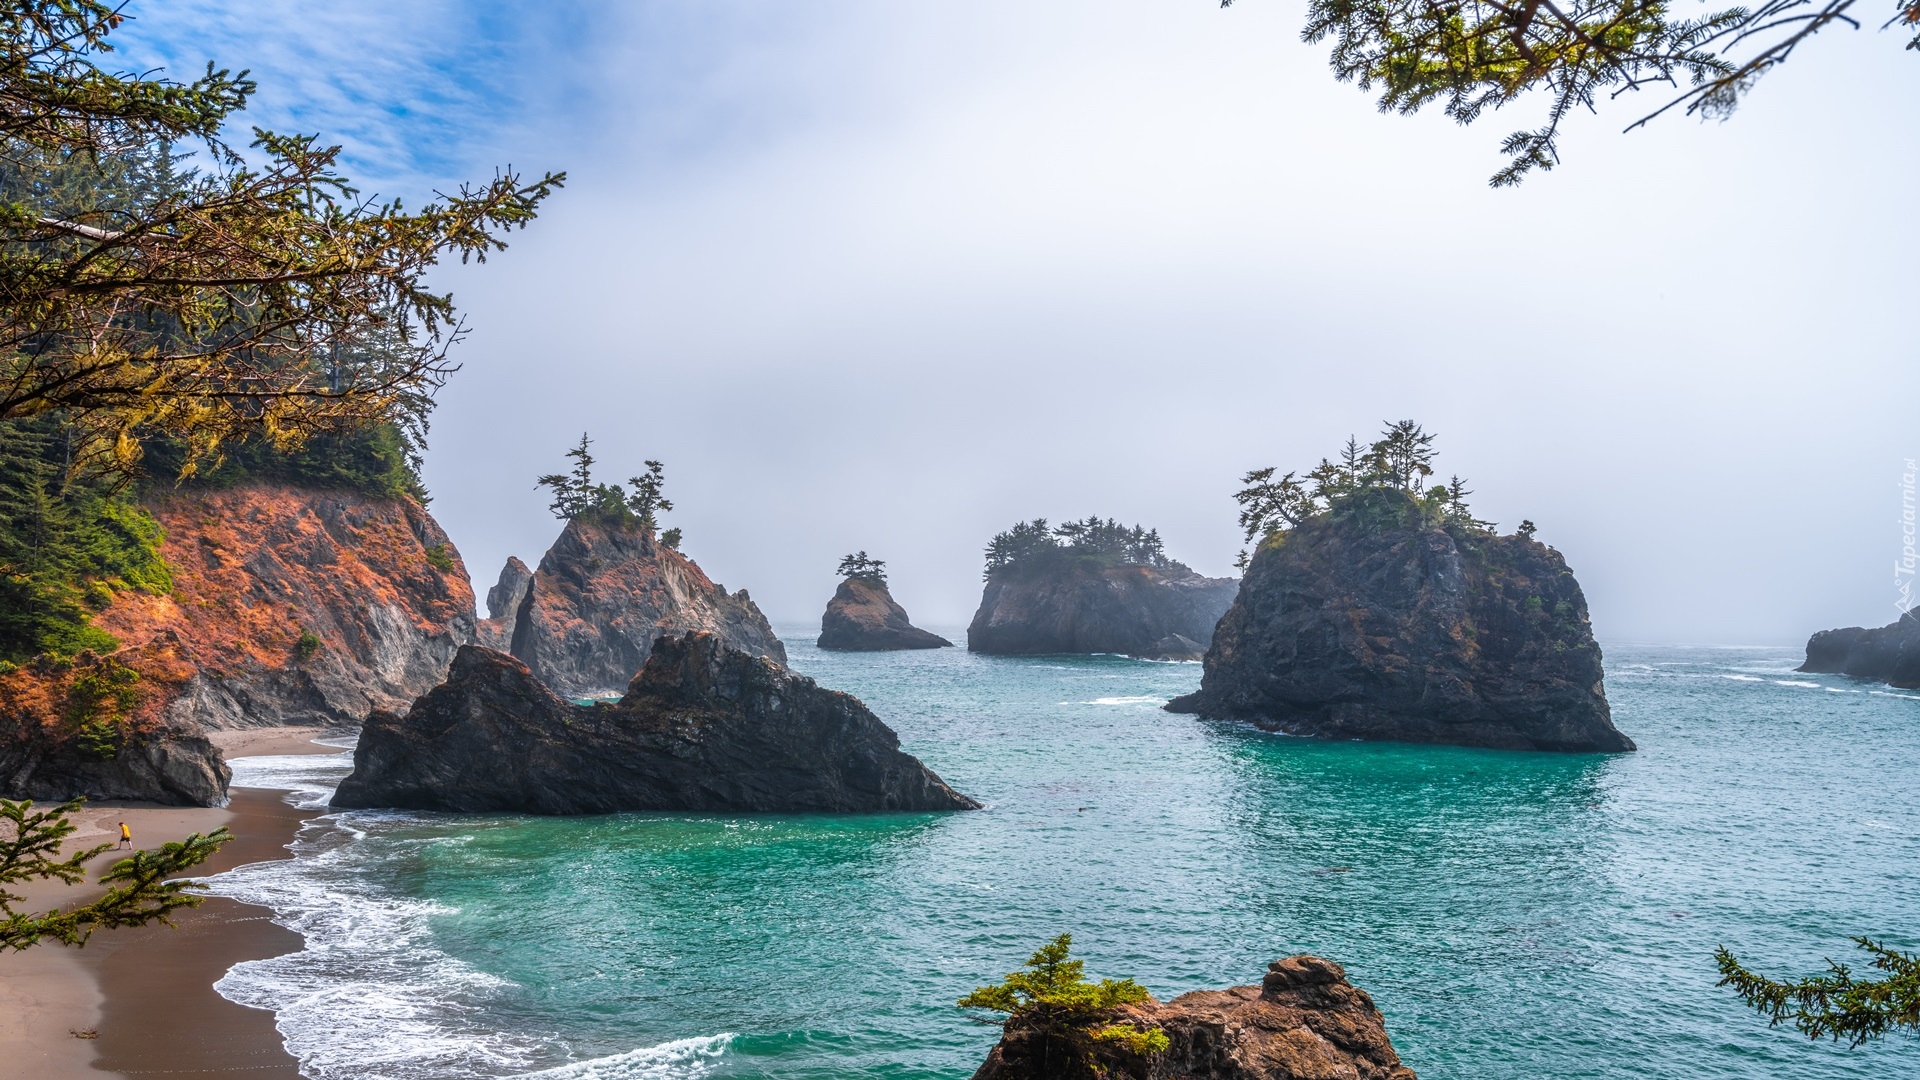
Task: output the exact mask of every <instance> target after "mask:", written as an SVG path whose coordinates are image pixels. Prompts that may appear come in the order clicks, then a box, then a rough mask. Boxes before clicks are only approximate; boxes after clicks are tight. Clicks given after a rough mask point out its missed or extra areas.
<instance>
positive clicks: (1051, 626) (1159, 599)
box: [967, 558, 1240, 659]
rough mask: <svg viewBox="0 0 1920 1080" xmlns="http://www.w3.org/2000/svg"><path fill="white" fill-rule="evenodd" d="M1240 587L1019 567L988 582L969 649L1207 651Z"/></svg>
mask: <svg viewBox="0 0 1920 1080" xmlns="http://www.w3.org/2000/svg"><path fill="white" fill-rule="evenodd" d="M1239 588H1240V583H1239V582H1238V581H1237V580H1235V579H1233V578H1210V577H1202V576H1200V575H1199V574H1196V573H1194V572H1193V571H1191V570H1186V569H1157V568H1155V567H1151V566H1142V565H1136V564H1126V563H1123V564H1114V563H1111V562H1104V561H1101V560H1097V559H1084V558H1083V559H1064V558H1063V559H1054V560H1049V561H1046V562H1043V563H1041V564H1039V565H1031V566H1013V567H1009V568H1007V569H1005V570H1001V571H996V572H995V573H994V574H993V575H992V576H990V577H989V578H988V579H987V587H986V590H985V591H984V592H983V593H982V594H981V597H980V609H979V610H978V611H976V612H974V616H973V622H972V624H971V625H969V626H968V627H967V649H968V650H969V651H971V652H977V653H990V654H995V655H1001V656H1031V655H1042V654H1046V653H1125V654H1127V655H1130V656H1144V657H1149V658H1154V659H1159V658H1164V657H1166V656H1167V655H1168V654H1167V646H1168V645H1173V646H1175V647H1178V643H1177V642H1171V641H1170V640H1169V639H1172V638H1175V637H1179V638H1185V639H1187V640H1188V641H1189V642H1192V643H1196V644H1198V645H1200V646H1201V647H1203V648H1204V647H1205V645H1206V643H1207V642H1209V641H1211V640H1212V639H1213V627H1214V624H1215V623H1217V622H1219V621H1220V616H1221V615H1222V614H1224V613H1225V612H1226V610H1227V608H1228V606H1229V605H1231V604H1232V603H1233V597H1234V594H1235V593H1236V592H1237V591H1238V590H1239Z"/></svg>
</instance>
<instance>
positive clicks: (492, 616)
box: [473, 555, 533, 652]
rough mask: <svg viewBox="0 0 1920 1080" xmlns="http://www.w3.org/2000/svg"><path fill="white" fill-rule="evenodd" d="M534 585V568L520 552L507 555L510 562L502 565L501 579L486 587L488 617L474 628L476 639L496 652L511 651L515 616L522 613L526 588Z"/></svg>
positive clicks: (475, 641) (478, 642)
mask: <svg viewBox="0 0 1920 1080" xmlns="http://www.w3.org/2000/svg"><path fill="white" fill-rule="evenodd" d="M532 587H533V571H531V570H529V569H527V564H526V563H523V562H521V561H520V558H519V556H517V555H509V556H507V565H506V566H504V567H501V569H500V580H499V581H497V582H495V583H494V586H493V588H491V589H488V590H487V617H486V618H484V619H482V620H480V623H479V625H478V627H477V628H476V629H475V631H474V635H473V640H474V643H475V644H478V645H485V646H486V647H487V648H489V649H493V650H495V651H497V652H510V651H512V649H513V622H514V616H516V615H518V614H519V613H520V602H521V601H523V600H525V599H526V598H527V590H528V589H531V588H532Z"/></svg>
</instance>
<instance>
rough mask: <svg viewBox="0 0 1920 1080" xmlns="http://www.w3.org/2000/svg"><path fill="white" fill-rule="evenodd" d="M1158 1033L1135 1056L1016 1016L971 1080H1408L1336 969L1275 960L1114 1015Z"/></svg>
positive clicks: (1312, 960)
mask: <svg viewBox="0 0 1920 1080" xmlns="http://www.w3.org/2000/svg"><path fill="white" fill-rule="evenodd" d="M1114 1012H1115V1019H1117V1020H1119V1021H1121V1022H1131V1023H1133V1024H1134V1025H1135V1026H1137V1027H1140V1028H1147V1027H1157V1028H1159V1029H1160V1030H1161V1031H1163V1032H1165V1033H1166V1036H1167V1041H1168V1046H1167V1048H1166V1049H1165V1050H1162V1051H1159V1052H1157V1053H1152V1054H1146V1055H1141V1054H1136V1053H1133V1052H1131V1051H1128V1050H1127V1049H1125V1048H1124V1047H1122V1046H1120V1045H1119V1044H1116V1043H1110V1042H1096V1041H1093V1040H1091V1039H1087V1038H1085V1037H1084V1036H1081V1037H1078V1038H1073V1039H1063V1038H1060V1037H1058V1036H1051V1035H1049V1034H1048V1033H1047V1032H1045V1031H1044V1030H1041V1029H1040V1028H1038V1027H1037V1026H1036V1025H1034V1024H1033V1023H1031V1022H1030V1021H1028V1020H1026V1019H1024V1018H1022V1017H1018V1016H1016V1017H1015V1018H1014V1019H1013V1020H1011V1021H1009V1022H1008V1024H1007V1028H1006V1033H1005V1035H1004V1036H1003V1037H1002V1038H1001V1040H1000V1044H999V1045H998V1046H995V1047H994V1048H993V1051H992V1052H991V1053H990V1054H989V1055H988V1056H987V1061H986V1064H984V1065H982V1066H980V1069H979V1071H978V1072H975V1073H974V1074H973V1080H1066V1078H1074V1080H1079V1078H1081V1077H1087V1078H1092V1077H1096V1076H1099V1077H1105V1078H1106V1080H1415V1078H1414V1073H1413V1070H1412V1069H1409V1068H1407V1067H1406V1066H1405V1065H1402V1064H1400V1058H1399V1056H1398V1055H1397V1054H1395V1053H1394V1051H1393V1043H1392V1041H1391V1040H1389V1039H1388V1038H1387V1027H1386V1020H1385V1018H1384V1017H1382V1016H1381V1015H1380V1010H1379V1009H1377V1008H1375V1007H1374V1004H1373V999H1372V998H1370V997H1368V996H1367V993H1366V991H1364V990H1361V989H1359V988H1358V987H1356V986H1354V985H1353V984H1352V983H1349V982H1348V981H1347V973H1346V972H1345V971H1344V970H1342V969H1341V967H1340V965H1339V964H1336V963H1333V962H1332V961H1330V960H1322V959H1320V958H1319V957H1317V956H1294V957H1289V958H1287V959H1285V960H1276V961H1274V962H1273V964H1272V965H1271V966H1270V967H1269V968H1268V970H1267V975H1266V978H1265V979H1263V980H1262V981H1261V985H1259V986H1236V987H1233V988H1232V989H1229V990H1196V991H1194V992H1193V993H1190V994H1182V995H1180V996H1179V997H1177V998H1174V999H1173V1000H1172V1001H1169V1002H1164V1003H1162V1002H1158V1001H1149V1002H1147V1003H1146V1004H1143V1005H1132V1006H1126V1007H1123V1008H1120V1009H1116V1010H1114Z"/></svg>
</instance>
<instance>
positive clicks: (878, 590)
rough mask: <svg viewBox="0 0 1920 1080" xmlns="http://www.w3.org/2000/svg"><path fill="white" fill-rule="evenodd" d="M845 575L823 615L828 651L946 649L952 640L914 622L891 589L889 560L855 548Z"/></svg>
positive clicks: (843, 565)
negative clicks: (887, 562) (923, 628)
mask: <svg viewBox="0 0 1920 1080" xmlns="http://www.w3.org/2000/svg"><path fill="white" fill-rule="evenodd" d="M840 576H841V577H842V578H843V579H844V580H842V581H841V582H840V587H839V588H838V589H835V590H834V592H833V599H832V600H830V601H828V602H827V612H826V614H825V615H823V616H821V618H820V640H819V641H818V642H816V643H815V644H817V645H819V646H820V647H821V648H823V649H834V650H840V651H845V652H887V651H891V650H895V649H945V648H951V647H952V646H953V642H951V641H948V640H947V639H946V638H943V637H941V636H940V635H938V634H931V633H928V632H927V631H925V630H922V629H920V628H919V627H917V626H915V625H913V622H912V621H911V620H909V619H908V618H907V610H906V609H905V608H903V607H901V606H900V605H899V604H897V603H895V602H894V599H893V594H892V593H890V592H888V591H887V564H886V562H885V561H884V560H881V559H872V558H868V557H867V553H866V552H864V551H859V552H855V553H854V554H852V555H849V556H847V557H846V558H844V559H841V560H840Z"/></svg>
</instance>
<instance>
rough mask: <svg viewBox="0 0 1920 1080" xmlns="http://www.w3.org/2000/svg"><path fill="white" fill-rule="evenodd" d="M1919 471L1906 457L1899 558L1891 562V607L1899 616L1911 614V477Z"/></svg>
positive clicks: (1902, 477)
mask: <svg viewBox="0 0 1920 1080" xmlns="http://www.w3.org/2000/svg"><path fill="white" fill-rule="evenodd" d="M1916 473H1920V468H1916V467H1915V466H1914V461H1913V459H1912V458H1907V459H1906V471H1904V472H1902V473H1901V474H1900V558H1898V559H1896V560H1894V564H1893V607H1894V610H1895V611H1898V612H1899V613H1900V617H1901V618H1903V619H1904V618H1907V617H1908V616H1910V615H1912V614H1913V571H1914V564H1915V558H1916V556H1915V555H1914V551H1913V526H1914V521H1913V478H1914V475H1915V474H1916Z"/></svg>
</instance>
